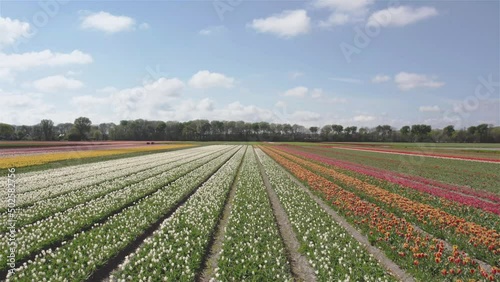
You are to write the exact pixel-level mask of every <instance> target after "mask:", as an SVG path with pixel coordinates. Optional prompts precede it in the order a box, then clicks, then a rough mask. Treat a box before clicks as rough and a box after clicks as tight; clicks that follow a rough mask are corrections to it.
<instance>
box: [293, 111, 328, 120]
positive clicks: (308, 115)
mask: <svg viewBox="0 0 500 282" xmlns="http://www.w3.org/2000/svg"><path fill="white" fill-rule="evenodd" d="M292 117H293V118H294V121H297V122H310V121H318V120H320V118H321V115H320V114H318V113H315V112H310V111H295V112H294V113H293V114H292Z"/></svg>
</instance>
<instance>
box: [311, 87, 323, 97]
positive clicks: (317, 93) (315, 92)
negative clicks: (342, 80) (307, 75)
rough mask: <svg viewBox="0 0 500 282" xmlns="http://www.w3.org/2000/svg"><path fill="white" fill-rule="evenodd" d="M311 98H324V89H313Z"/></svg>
mask: <svg viewBox="0 0 500 282" xmlns="http://www.w3.org/2000/svg"><path fill="white" fill-rule="evenodd" d="M311 97H312V98H315V99H317V98H321V97H323V89H320V88H315V89H313V91H312V92H311Z"/></svg>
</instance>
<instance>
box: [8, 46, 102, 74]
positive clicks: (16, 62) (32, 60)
mask: <svg viewBox="0 0 500 282" xmlns="http://www.w3.org/2000/svg"><path fill="white" fill-rule="evenodd" d="M92 61H93V60H92V56H90V55H89V54H85V53H83V52H82V51H79V50H74V51H73V52H71V53H67V54H65V53H53V52H52V51H50V50H44V51H41V52H29V53H22V54H4V53H0V69H11V70H18V71H19V70H26V69H31V68H35V67H57V66H65V65H70V64H89V63H92Z"/></svg>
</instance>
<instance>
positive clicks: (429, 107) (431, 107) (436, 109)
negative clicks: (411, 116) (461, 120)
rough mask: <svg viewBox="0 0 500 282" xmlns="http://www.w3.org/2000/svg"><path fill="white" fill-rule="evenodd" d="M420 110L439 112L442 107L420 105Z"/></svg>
mask: <svg viewBox="0 0 500 282" xmlns="http://www.w3.org/2000/svg"><path fill="white" fill-rule="evenodd" d="M418 110H419V111H421V112H439V111H441V109H440V108H439V106H436V105H434V106H420V107H419V108H418Z"/></svg>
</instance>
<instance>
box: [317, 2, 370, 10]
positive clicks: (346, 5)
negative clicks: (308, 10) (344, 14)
mask: <svg viewBox="0 0 500 282" xmlns="http://www.w3.org/2000/svg"><path fill="white" fill-rule="evenodd" d="M373 2H374V0H316V1H315V2H314V4H313V5H314V6H315V7H317V8H327V9H330V10H338V11H348V12H352V11H359V10H363V9H366V7H367V6H369V5H371V4H372V3H373Z"/></svg>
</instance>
